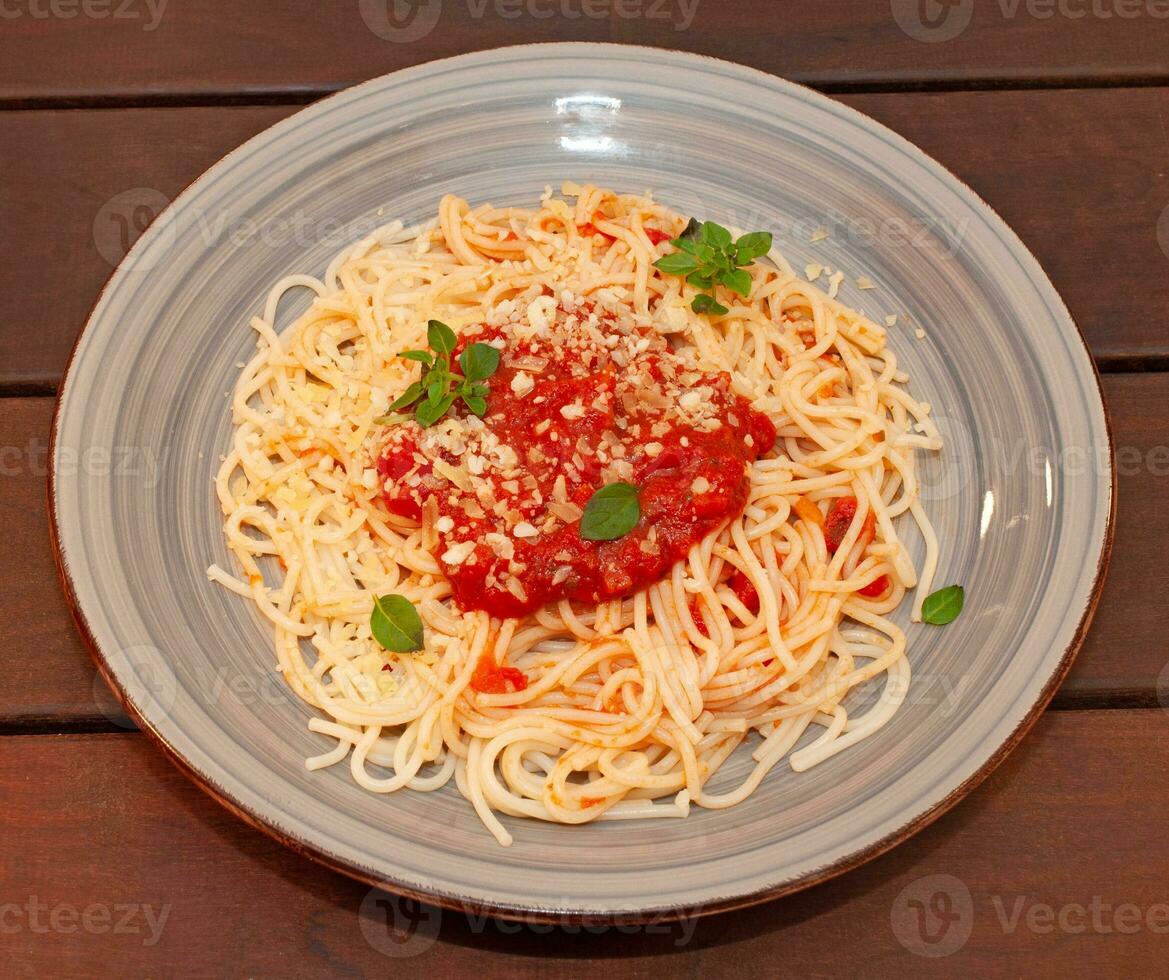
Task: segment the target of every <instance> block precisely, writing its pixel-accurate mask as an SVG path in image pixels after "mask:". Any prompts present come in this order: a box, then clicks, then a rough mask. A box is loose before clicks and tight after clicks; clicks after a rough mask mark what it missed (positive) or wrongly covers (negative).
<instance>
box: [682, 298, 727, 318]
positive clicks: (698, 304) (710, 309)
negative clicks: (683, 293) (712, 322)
mask: <svg viewBox="0 0 1169 980" xmlns="http://www.w3.org/2000/svg"><path fill="white" fill-rule="evenodd" d="M690 309H692V310H693V311H694V312H695V313H717V314H719V315H720V316H721V315H722V314H723V313H726V312H728V311H727V308H726V307H725V306H723V305H722V303H720V302H719V301H718V300H716V299H715V298H714V297H713V296H707V295H706V293H699V294H698V295H697V296H695V297H694V300H693V302H691V304H690Z"/></svg>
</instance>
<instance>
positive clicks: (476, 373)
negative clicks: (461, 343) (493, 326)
mask: <svg viewBox="0 0 1169 980" xmlns="http://www.w3.org/2000/svg"><path fill="white" fill-rule="evenodd" d="M459 367H461V368H462V369H463V377H464V378H466V379H467V381H482V380H483V379H484V378H490V377H491V376H492V375H493V374H494V373H495V372H496V371H498V370H499V351H497V350H496V349H495V348H494V347H492V346H491V345H490V344H481V343H476V344H471V345H470V346H469V347H468V348H467V349H466V350H465V351H463V353H461V354H460V355H459Z"/></svg>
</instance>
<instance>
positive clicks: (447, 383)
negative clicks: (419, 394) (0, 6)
mask: <svg viewBox="0 0 1169 980" xmlns="http://www.w3.org/2000/svg"><path fill="white" fill-rule="evenodd" d="M450 387H451V379H450V376H449V375H445V374H438V373H437V372H435V373H434V375H433V376H432V377H430V378H428V380H427V382H426V400H427V401H428V402H430V403H431V404H432V405H437V404H438V403H439V402H440V401H442V399H443V398H444V397H445V396H446V393H447V392H448V391H449V390H450Z"/></svg>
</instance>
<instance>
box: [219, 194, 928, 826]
mask: <svg viewBox="0 0 1169 980" xmlns="http://www.w3.org/2000/svg"><path fill="white" fill-rule="evenodd" d="M685 224H686V222H685V219H684V218H682V217H681V216H679V215H677V214H676V213H674V212H672V211H670V210H669V209H667V208H666V207H664V206H662V205H661V204H658V203H656V202H654V201H653V200H652V198H650V197H648V196H635V195H621V194H616V193H614V192H611V191H607V190H603V189H599V188H595V187H591V186H585V187H578V186H575V185H570V184H566V185H565V186H564V188H563V189H562V196H560V197H556V196H554V195H553V194H552V192H551V190H550V189H549V190H548V191H547V192H546V194H545V196H544V197H543V199H542V200H541V202H540V206H539V207H538V208H536V209H534V210H525V209H519V208H494V207H491V206H490V205H483V206H480V207H475V208H472V207H470V206H469V205H468V204H467V203H466V202H465V201H463V200H461V199H459V198H457V197H454V196H448V197H446V198H444V199H443V201H442V202H441V204H440V207H439V213H438V216H437V218H436V219H435V220H434V221H432V222H430V223H428V224H426V225H425V226H423V227H421V228H413V229H406V228H403V227H402V225H401V224H400V223H397V222H395V223H393V224H390V225H387V226H386V227H384V228H382V229H380V230H379V231H378V232H376V233H374V234H373V235H371V236H369V237H367V238H366V239H364V240H362V241H361V242H358V243H357V244H355V245H353V246H351V247H349V248H347V249H345V250H344V251H343V252H342V253H341V254H340V255H338V256H337V257H336V258H335V259H334V261H333V262H332V263H331V264H330V266H329V268H328V269H327V271H326V273H325V275H324V277H323V278H322V279H316V278H313V277H309V276H300V275H298V276H291V277H288V278H286V279H284V280H282V281H280V282H278V283H277V284H276V285H275V286H274V287H273V288H272V290H271V292H270V293H269V295H268V299H267V302H266V305H265V308H264V312H263V314H262V315H261V316H258V317H256V318H255V319H254V320H253V321H252V326H253V328H254V329H255V331H256V333H257V339H258V350H257V353H256V355H255V356H254V357H253V358H252V359H251V361H250V362H249V363H248V364H247V365H246V366H245V367H244V369H243V371H242V373H241V376H240V379H239V382H238V384H237V386H236V390H235V394H234V398H233V401H232V411H233V418H234V423H235V429H234V434H233V439H232V445H231V448H230V451H229V452H228V453H227V454H226V456H225V457H224V459H223V462H222V465H221V466H220V468H219V472H218V475H217V477H216V482H215V485H216V492H217V494H218V498H219V501H220V503H221V505H222V508H223V512H224V515H225V525H224V531H225V535H226V539H227V543H228V546H229V548H230V550H231V552H232V554H233V555H234V556H235V558H236V560H237V561H238V563H239V566H240V569H241V572H240V573H238V574H231V573H229V572H228V571H225V570H224V569H223V568H221V567H219V566H217V565H212V566H211V567H210V568H209V570H208V576H209V578H210V579H211V580H212V581H215V582H218V583H220V584H221V585H223V586H225V587H227V588H228V589H230V590H232V591H233V592H235V593H237V594H239V595H240V596H243V597H245V598H248V599H250V600H251V601H252V602H253V603H254V604H255V606H256V608H257V609H258V611H259V612H260V614H261V615H262V616H263V617H264V618H265V619H266V620H267V621H268V622H269V624H270V626H271V628H272V631H273V636H274V640H275V653H276V658H277V661H278V664H279V669H280V671H281V673H282V675H283V677H284V679H285V680H286V681H287V683H288V684H289V685H290V687H291V688H292V690H293V691H295V693H296V694H297V695H298V696H299V697H300V698H302V699H303V700H304V701H306V702H307V703H308V704H310V705H312V706H313V707H314V708H317V709H319V711H320V712H321V713H322V714H321V715H314V716H313V717H312V718H311V719H310V721H309V723H308V725H309V728H310V729H311V730H312V731H314V732H317V733H320V734H321V735H323V736H326V737H329V738H331V739H333V740H334V741H335V745H334V746H333V747H332V748H330V749H329V750H328V751H325V752H324V753H323V754H321V755H318V756H315V757H313V758H311V759H309V760H308V765H309V767H310V768H312V769H318V768H322V767H325V766H331V765H335V764H339V763H342V762H344V761H346V760H347V761H348V764H349V768H350V771H351V773H352V777H353V779H354V780H355V781H356V782H357V783H358V784H359V785H360V786H362V787H363V788H365V789H367V790H370V791H372V792H376V793H388V792H393V791H396V790H399V789H413V790H419V791H429V790H436V789H439V788H441V787H442V786H444V785H446V784H447V783H448V782H449V781H451V780H452V779H453V780H454V782H455V784H456V786H457V787H458V789H459V791H460V792H461V793H462V795H463V796H464V797H465V798H466V799H467V800H469V801H470V803H471V804H472V806H473V807H474V808H475V810H476V812H477V813H478V815H479V817H480V818H481V819H482V821H483V822H484V824H485V825H486V826H487V827H488V829H489V830H490V831H491V832H492V833H493V834H494V835H495V837H496V838H497V840H499V842H500V843H502V844H505V845H506V844H509V843H510V842H511V835H510V833H509V832H508V830H507V828H506V827H505V826H504V824H503V823H502V822H501V820H500V819H499V816H498V815H499V814H505V815H509V816H525V817H532V818H538V819H543V820H549V821H554V822H559V823H584V822H588V821H592V820H610V819H638V818H645V817H658V816H685V815H686V814H687V812H688V810H689V807H690V806H691V805H696V806H701V807H707V808H722V807H728V806H732V805H734V804H736V803H739V802H741V801H742V800H744V799H746V798H747V797H748V796H749V795H750V794H751V793H752V792H753V791H754V789H755V788H756V787H757V786H758V785H759V783H760V782H761V781H762V780H763V778H764V776H765V775H766V774H767V772H768V771H769V770H770V769H771V768H772V767H773V766H775V765H776V764H777V763H779V762H780V761H781V760H784V759H786V760H787V763H788V764H789V765H790V766H791V767H792V768H793V769H795V770H797V771H802V770H805V769H807V768H809V767H810V766H813V765H816V764H817V763H819V762H822V761H824V760H825V759H827V758H829V757H830V756H832V755H834V754H836V753H837V752H839V751H841V750H843V749H845V748H847V747H848V746H850V745H853V744H855V743H856V742H858V741H860V740H862V739H864V738H867V737H868V736H869V735H871V734H873V733H874V732H875V731H877V730H878V729H879V728H881V726H883V725H884V724H885V723H886V722H887V721H888V720H889V719H890V718H891V717H892V716H893V714H894V713H895V712H896V710H897V708H898V706H899V705H900V704H901V702H902V701H903V699H904V697H905V694H906V691H907V688H908V682H909V666H908V662H907V660H906V656H905V652H906V638H905V635H904V633H903V631H902V630H900V629H899V628H898V627H897V626H896V625H895V624H894V623H893V622H892V621H891V620H890V619H889V618H888V616H889V614H890V613H891V612H892V611H893V610H895V609H896V608H897V607H898V606H899V605H900V604H901V602H902V600H903V599H904V598H905V596H906V593H907V591H911V590H912V591H914V593H915V594H914V597H913V599H912V603H913V612H912V615H913V618H915V619H917V618H919V617H920V609H921V599H922V597H923V596H925V595H926V594H927V593H928V592H929V585H930V581H931V579H932V578H933V573H934V569H935V567H936V561H937V541H936V538H935V535H934V533H933V530H932V528H931V526H930V523H929V520H928V518H927V516H926V514H925V511H924V509H923V507H922V505H921V503H920V500H919V487H918V483H917V479H916V476H915V467H914V454H915V451H917V450H921V449H924V450H939V449H940V448H941V439H940V437H939V435H938V432H937V430H936V428H935V426H934V425H933V423H932V421H931V420H930V417H929V407H928V406H927V405H924V404H922V403H920V402H918V401H916V400H915V399H914V398H912V397H911V396H910V395H909V394H908V392H907V391H906V388H905V384H906V382H907V380H908V379H907V377H906V376H905V374H904V373H903V372H902V371H900V370H899V369H898V366H897V361H896V358H895V357H894V355H893V354H892V352H890V351H889V349H888V348H887V346H886V336H885V330H884V328H883V327H881V326H879V325H878V324H876V323H874V322H873V321H872V320H870V319H868V318H866V317H865V316H863V315H862V314H860V313H858V312H856V311H854V310H852V309H849V308H848V307H847V306H845V305H844V304H842V303H841V302H839V301H838V300H836V299H835V298H834V297H831V296H829V295H828V294H826V293H824V292H823V291H821V290H820V289H818V288H817V287H815V286H813V285H811V284H809V283H808V282H805V281H803V280H801V279H800V278H798V277H797V276H796V275H795V274H794V273H793V272H792V270H791V269H790V267H789V266H788V264H787V263H786V262H785V261H784V260H783V258H782V256H780V255H778V253H776V252H774V251H773V252H772V253H771V255H770V256H769V258H768V259H767V260H766V261H759V262H755V263H753V264H752V265H750V266H749V267H748V268H747V270H746V271H747V273H748V274H749V276H750V282H749V288H748V289H745V290H744V295H733V294H728V295H726V296H724V297H723V301H724V302H727V304H728V305H727V307H726V312H725V313H719V312H712V313H709V314H706V315H703V314H699V313H696V312H694V310H693V309H692V306H693V302H694V298H695V294H696V290H695V287H694V286H693V285H690V284H688V283H687V281H686V280H685V279H683V278H679V277H677V276H670V275H665V274H663V273H662V272H661V271H660V270H659V269H658V268H656V267H655V265H654V263H655V261H656V260H659V259H660V258H661V256H663V255H665V254H668V253H670V252H671V251H672V250H673V247H672V245H671V244H670V243H671V240H673V239H675V237H676V236H677V235H678V234H680V233H681V232H682V230H683V227H684V226H685ZM299 288H307V289H309V290H311V291H312V292H313V293H314V294H315V295H314V299H313V302H312V304H311V307H310V308H309V310H308V311H307V312H306V313H305V314H304V315H303V316H301V317H300V318H299V319H298V320H297V321H296V322H295V323H294V324H292V325H291V326H290V327H289V328H288V329H287V330H286V331H285V332H283V333H282V334H278V333H277V331H276V311H277V305H278V303H279V301H280V299H281V298H282V297H283V296H284V295H285V293H287V292H289V291H290V290H293V289H299ZM428 320H440V321H442V322H443V323H446V324H449V325H451V326H452V328H453V330H454V332H455V334H456V335H458V337H459V344H460V345H464V346H465V345H466V344H467V343H469V342H471V341H480V342H486V343H488V344H489V345H492V346H493V347H494V349H496V350H498V351H499V352H500V368H499V371H498V373H497V374H496V376H494V377H492V378H491V379H490V380H489V382H488V383H487V387H488V388H489V389H490V393H489V394H488V395H487V396H486V408H485V411H484V412H482V413H479V414H482V416H483V417H482V418H479V414H477V413H473V412H470V411H467V410H459V409H457V408H456V409H452V410H451V411H450V412H449V413H447V414H446V415H445V416H443V417H442V418H440V419H439V420H438V421H437V422H436V423H435V424H433V425H430V426H427V427H423V426H420V425H419V424H418V423H417V422H415V421H413V420H409V419H407V420H403V419H401V418H394V417H392V416H391V417H387V416H388V415H389V414H390V413H389V408H390V405H391V403H393V402H394V401H395V400H396V399H398V398H399V396H400V395H402V393H403V392H406V391H407V390H408V389H409V386H410V385H411V384H412V383H414V382H416V381H417V378H418V366H417V365H416V364H414V363H413V362H411V361H408V360H404V359H402V358H401V357H400V356H399V354H400V353H401V352H402V351H403V350H405V349H408V348H420V347H421V348H424V347H425V346H426V343H427V341H426V331H427V322H428ZM453 353H455V354H456V355H457V353H458V351H457V350H456V351H454V352H453ZM468 404H470V402H469V403H468ZM647 406H648V407H647ZM525 413H527V414H525ZM520 420H522V421H520ZM529 430H530V433H536V432H538V433H539V435H540V438H536V436H535V435H530V433H529ZM524 433H529V436H525V435H524ZM720 453H721V455H720ZM663 454H664V455H665V459H666V461H665V462H662V463H660V464H658V463H655V462H653V461H655V460H661V459H662V457H663ZM521 457H522V458H521ZM691 464H692V465H691ZM708 464H712V465H708ZM688 466H689V467H690V468H689V469H688V468H687V467H688ZM703 466H706V468H705V469H703V468H702V467H703ZM679 474H680V475H679ZM655 479H657V480H658V481H659V483H658V484H653V485H654V486H658V487H659V489H660V493H657V496H656V497H655V499H660V500H661V501H662V503H661V506H660V507H658V509H656V510H654V509H653V508H649V507H648V504H647V503H646V501H647V497H648V495H649V487H650V486H651V484H652V483H653V480H655ZM617 480H631V481H632V482H633V483H634V484H637V485H638V486H640V487H641V497H642V512H641V518H640V520H639V522H638V525H637V527H638V530H637V531H636V532H631V533H630V534H629V535H628V536H626V538H624V539H622V541H609V542H605V543H603V544H601V543H598V544H596V545H595V546H593V545H592V544H590V543H589V542H586V541H585V540H584V538H583V536H582V535H581V533H580V520H581V514H582V505H583V504H584V502H585V501H586V499H587V497H588V494H589V493H591V492H593V491H594V490H595V489H596V487H597V486H599V485H601V484H609V483H612V482H613V481H617ZM663 480H666V481H667V482H664V483H663V482H661V481H663ZM670 480H672V481H673V482H669V481H670ZM661 488H665V489H661ZM671 508H673V509H671ZM906 512H908V513H909V515H910V516H911V518H912V522H913V523H914V524H915V525H916V526H917V527H918V528H919V529H920V533H921V536H922V538H923V540H924V546H925V558H924V561H923V567H922V569H921V572H920V574H919V573H918V571H917V570H916V569H915V567H914V564H913V563H912V562H911V560H910V558H909V555H908V552H907V550H906V548H905V546H904V545H903V543H902V541H901V539H900V537H899V535H898V528H897V526H895V523H896V524H900V523H901V522H898V521H897V518H898V517H899V516H900V515H903V514H905V513H906ZM654 514H659V515H666V516H665V517H661V519H660V520H658V519H656V518H655V517H654V516H653V515H654ZM700 514H704V515H706V519H705V520H703V519H700V518H699V516H697V515H700ZM655 520H656V523H655ZM545 544H546V545H547V547H543V548H542V545H545ZM570 545H571V547H570ZM574 549H575V550H574ZM537 572H538V573H539V574H537ZM387 593H392V594H397V595H401V596H404V597H405V598H406V599H407V600H409V602H410V603H412V604H413V605H414V607H415V608H416V609H417V610H418V612H419V614H420V616H421V619H422V622H423V624H424V627H425V646H424V649H422V650H420V651H418V652H414V653H402V654H395V653H392V652H390V651H389V650H387V649H385V648H383V647H382V646H381V645H380V644H379V643H378V642H377V641H376V640H375V638H374V636H373V634H372V632H371V627H370V617H371V612H372V611H373V608H374V603H375V600H376V599H377V597H378V596H381V595H384V594H387ZM879 679H880V680H883V683H884V688H883V689H882V691H881V694H880V696H879V697H877V698H875V699H870V701H871V702H872V703H871V704H870V705H868V706H866V708H865V710H864V711H863V712H861V713H859V714H858V713H855V712H853V711H850V709H849V706H848V705H846V698H847V696H848V695H849V693H850V692H851V691H853V690H854V689H857V688H858V687H860V686H861V685H865V684H866V682H869V681H878V680H879ZM849 704H851V702H849ZM748 740H750V742H751V745H750V751H751V757H752V759H753V760H754V765H753V766H752V767H751V769H750V771H749V772H748V773H747V775H746V776H745V778H742V779H741V780H739V781H738V783H737V785H735V786H733V787H729V788H723V789H722V790H721V791H718V792H716V791H714V790H713V789H712V788H711V786H710V784H711V782H712V778H713V777H714V776H715V774H716V773H717V772H718V770H719V768H720V767H721V766H722V765H723V764H724V763H725V762H726V760H727V759H728V758H729V757H730V756H731V754H732V753H733V752H734V751H735V750H736V749H737V748H738V747H739V746H740V745H742V744H743V743H744V742H746V741H748Z"/></svg>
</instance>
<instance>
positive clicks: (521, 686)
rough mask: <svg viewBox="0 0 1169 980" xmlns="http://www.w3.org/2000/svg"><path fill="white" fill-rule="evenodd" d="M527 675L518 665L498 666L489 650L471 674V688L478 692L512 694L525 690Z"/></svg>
mask: <svg viewBox="0 0 1169 980" xmlns="http://www.w3.org/2000/svg"><path fill="white" fill-rule="evenodd" d="M527 686H528V678H527V675H526V674H524V672H523V671H522V670H520V669H519V668H518V667H500V666H499V665H498V664H497V663H496V662H495V658H494V657H493V656H491V654H490V652H488V653H485V654H483V656H481V657H480V658H479V662H478V663H477V664H476V665H475V673H473V674H472V675H471V689H472V690H474V691H478V692H479V693H480V694H512V693H515V692H518V691H523V690H526V689H527Z"/></svg>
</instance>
